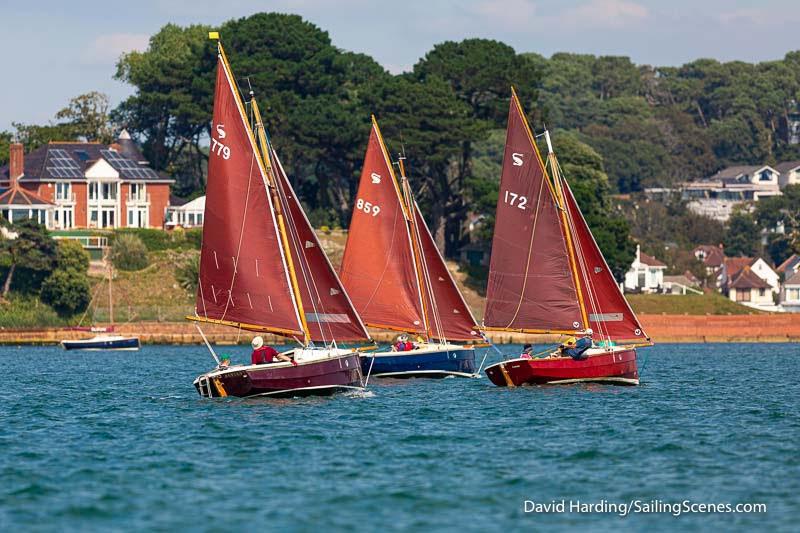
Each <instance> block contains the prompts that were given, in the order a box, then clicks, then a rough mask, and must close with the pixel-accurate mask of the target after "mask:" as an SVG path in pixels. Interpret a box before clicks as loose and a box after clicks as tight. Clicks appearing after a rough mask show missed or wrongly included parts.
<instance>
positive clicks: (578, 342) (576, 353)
mask: <svg viewBox="0 0 800 533" xmlns="http://www.w3.org/2000/svg"><path fill="white" fill-rule="evenodd" d="M592 333H593V331H592V330H591V329H587V330H586V331H584V332H583V335H582V336H581V338H580V339H576V338H575V337H570V338H568V339H567V340H566V341H564V344H562V345H561V346H559V351H560V352H561V355H562V357H572V358H573V359H575V360H576V361H581V360H583V359H588V358H589V354H587V353H586V351H587V350H588V349H589V348H591V347H592Z"/></svg>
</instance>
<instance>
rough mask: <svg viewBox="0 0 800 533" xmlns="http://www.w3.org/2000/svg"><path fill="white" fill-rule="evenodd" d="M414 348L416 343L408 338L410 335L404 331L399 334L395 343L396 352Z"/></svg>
mask: <svg viewBox="0 0 800 533" xmlns="http://www.w3.org/2000/svg"><path fill="white" fill-rule="evenodd" d="M413 349H414V343H412V342H410V341H409V340H408V335H406V334H405V333H403V334H402V335H398V337H397V342H395V343H394V350H395V351H396V352H409V351H411V350H413Z"/></svg>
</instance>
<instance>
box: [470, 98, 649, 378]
mask: <svg viewBox="0 0 800 533" xmlns="http://www.w3.org/2000/svg"><path fill="white" fill-rule="evenodd" d="M545 138H546V140H547V147H548V156H547V163H548V164H547V166H545V163H544V162H543V161H542V158H541V155H540V154H539V150H538V148H537V146H536V142H535V141H534V137H533V134H532V133H531V130H530V127H529V125H528V122H527V119H526V118H525V114H524V112H523V110H522V106H521V105H520V102H519V100H518V98H517V95H516V93H514V92H513V90H512V96H511V106H510V109H509V113H508V129H507V132H506V146H505V152H504V155H503V171H502V176H501V178H500V193H499V197H498V201H497V217H496V223H495V230H494V238H493V241H492V257H491V263H490V267H489V280H488V286H487V294H486V297H487V298H486V313H485V317H484V321H483V329H485V330H489V331H514V332H521V333H529V334H534V335H535V334H554V333H555V334H562V335H574V336H581V337H584V338H591V341H592V342H591V347H590V348H589V349H588V350H586V351H585V352H583V353H581V354H578V355H577V356H576V358H573V357H571V356H569V355H566V354H563V352H562V351H556V352H553V353H552V354H548V355H546V356H545V357H540V358H531V357H530V356H525V357H520V358H517V359H512V360H506V361H503V362H501V363H497V364H494V365H492V366H489V367H488V368H487V369H486V374H487V375H488V376H489V378H490V379H491V381H492V382H493V383H494V384H495V385H498V386H518V385H522V384H536V383H573V382H582V381H600V382H608V383H617V384H625V385H637V384H638V383H639V374H638V370H637V366H636V347H638V346H649V345H651V344H652V343H651V342H650V339H649V338H648V337H647V336H646V335H645V333H644V331H643V330H642V327H641V325H640V324H639V321H638V320H637V318H636V315H635V314H634V313H633V311H632V310H631V308H630V306H629V305H628V302H627V301H626V300H625V297H624V296H623V294H622V292H621V291H620V289H619V286H618V285H617V283H616V281H615V280H614V276H613V274H612V272H611V271H610V269H609V268H608V264H607V263H606V261H605V259H604V258H603V254H602V253H601V251H600V248H599V247H598V246H597V242H595V240H594V237H593V236H592V233H591V231H590V230H589V227H588V226H587V224H586V221H585V220H584V218H583V215H582V214H581V210H580V208H579V207H578V204H577V203H576V202H575V197H574V196H573V195H572V191H571V190H570V188H569V185H568V184H567V182H566V180H565V179H564V177H563V176H562V174H561V172H560V167H559V165H558V160H557V159H556V155H555V153H554V152H553V149H552V145H551V143H550V136H549V134H548V133H547V132H545ZM548 168H549V172H548ZM586 345H587V346H588V345H589V344H588V342H587V343H586ZM562 354H563V355H562Z"/></svg>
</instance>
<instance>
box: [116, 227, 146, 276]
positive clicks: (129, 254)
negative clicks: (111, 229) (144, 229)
mask: <svg viewBox="0 0 800 533" xmlns="http://www.w3.org/2000/svg"><path fill="white" fill-rule="evenodd" d="M111 263H112V264H113V265H114V266H115V267H116V268H118V269H120V270H141V269H143V268H145V267H146V266H147V265H148V264H149V262H148V259H147V247H146V246H145V245H144V243H143V242H142V240H141V239H140V238H139V237H137V236H136V235H130V234H127V233H123V234H120V235H117V236H116V237H115V238H114V244H113V245H112V246H111Z"/></svg>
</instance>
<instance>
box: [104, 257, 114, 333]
mask: <svg viewBox="0 0 800 533" xmlns="http://www.w3.org/2000/svg"><path fill="white" fill-rule="evenodd" d="M106 261H108V321H109V323H110V324H111V325H112V326H113V325H114V297H113V293H112V291H111V278H112V277H113V268H114V267H113V266H111V254H110V253H108V254H107V256H106Z"/></svg>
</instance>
